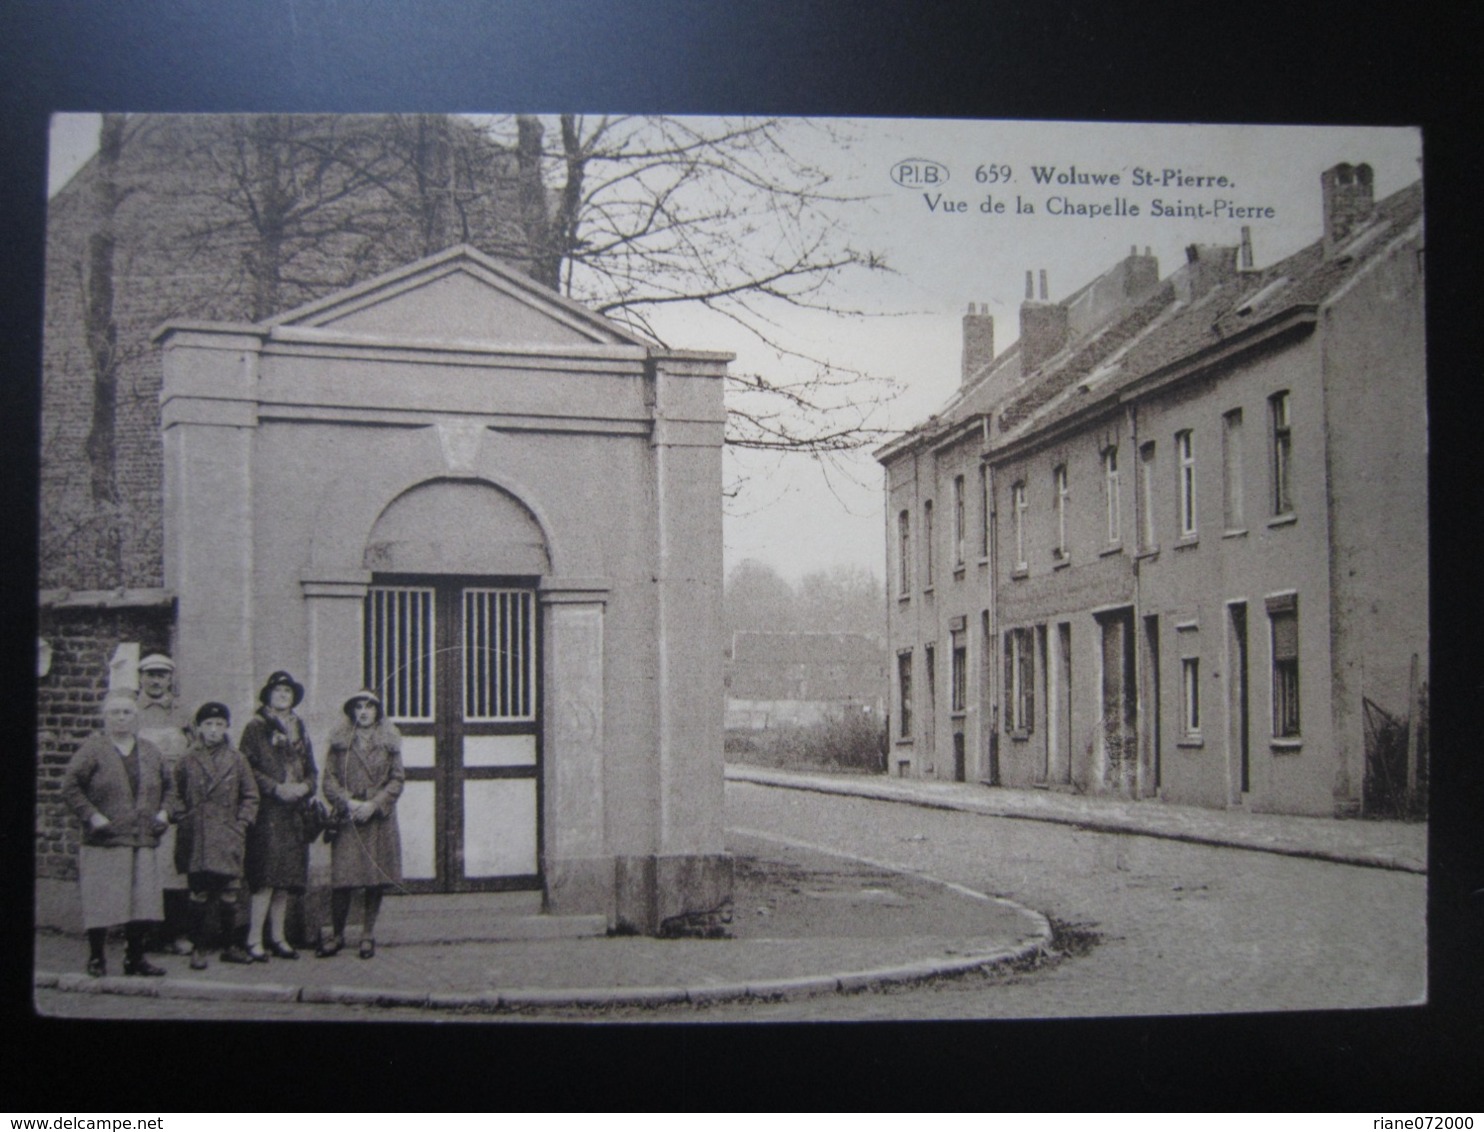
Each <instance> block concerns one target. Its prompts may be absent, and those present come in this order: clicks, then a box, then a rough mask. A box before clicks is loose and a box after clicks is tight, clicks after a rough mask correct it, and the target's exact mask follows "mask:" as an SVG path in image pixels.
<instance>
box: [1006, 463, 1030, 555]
mask: <svg viewBox="0 0 1484 1132" xmlns="http://www.w3.org/2000/svg"><path fill="white" fill-rule="evenodd" d="M1025 510H1026V502H1025V483H1024V482H1021V483H1018V484H1016V485H1015V486H1014V487H1012V488H1011V489H1010V513H1011V515H1012V516H1013V517H1014V522H1015V569H1017V570H1025V569H1028V568H1029V564H1028V563H1027V562H1026V560H1025Z"/></svg>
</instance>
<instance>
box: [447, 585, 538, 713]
mask: <svg viewBox="0 0 1484 1132" xmlns="http://www.w3.org/2000/svg"><path fill="white" fill-rule="evenodd" d="M463 600H464V656H463V669H464V719H465V720H466V721H473V720H481V721H482V720H501V721H506V720H527V719H535V718H536V663H535V658H536V595H535V594H534V593H533V592H532V591H530V590H507V589H466V590H464V593H463Z"/></svg>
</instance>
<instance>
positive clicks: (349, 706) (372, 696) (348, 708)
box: [340, 688, 386, 723]
mask: <svg viewBox="0 0 1484 1132" xmlns="http://www.w3.org/2000/svg"><path fill="white" fill-rule="evenodd" d="M362 701H370V702H371V703H373V704H375V705H376V716H377V718H378V719H380V718H381V716H382V715H384V714H385V712H386V709H385V708H384V707H382V704H381V697H380V696H378V695H377V694H376V693H375V692H373V691H371V689H370V688H362V689H361V690H360V691H359V692H357V693H356V694H355V695H353V696H351V697H350V699H348V700H346V701H345V703H343V704H341V705H340V710H341V711H343V712H344V713H345V718H346V719H348V720H350V721H351V722H352V723H354V722H355V718H356V704H358V703H361V702H362Z"/></svg>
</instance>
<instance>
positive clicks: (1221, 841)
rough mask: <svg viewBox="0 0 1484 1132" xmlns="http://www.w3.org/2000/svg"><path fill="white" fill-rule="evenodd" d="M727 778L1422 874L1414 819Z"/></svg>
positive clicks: (860, 781) (1423, 843) (754, 770)
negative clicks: (1351, 817)
mask: <svg viewBox="0 0 1484 1132" xmlns="http://www.w3.org/2000/svg"><path fill="white" fill-rule="evenodd" d="M726 776H727V781H729V782H752V783H757V784H760V785H764V786H774V787H783V788H786V789H790V790H812V791H817V792H820V793H824V794H846V795H854V796H856V797H860V798H875V799H880V800H882V801H888V802H905V803H907V804H909V805H914V806H927V807H931V808H933V809H942V810H962V811H965V812H967V813H974V814H984V815H987V816H990V817H999V818H1021V819H1025V820H1028V821H1048V822H1058V823H1060V824H1063V825H1075V826H1078V827H1079V828H1082V829H1089V830H1094V831H1096V832H1100V833H1133V834H1139V835H1141V836H1145V837H1163V838H1168V839H1170V840H1173V841H1189V842H1194V843H1196V844H1200V845H1216V846H1221V847H1223V848H1228V849H1251V850H1255V851H1258V852H1263V853H1279V854H1282V855H1284V856H1289V857H1311V858H1315V859H1318V860H1324V861H1335V862H1337V863H1339V864H1345V865H1361V866H1365V867H1369V868H1378V869H1396V870H1399V871H1401V872H1409V873H1424V874H1425V873H1426V872H1427V826H1426V825H1425V824H1423V823H1418V822H1399V821H1361V820H1358V819H1355V820H1341V819H1337V818H1306V817H1290V816H1287V815H1281V814H1253V813H1246V812H1243V811H1231V810H1208V809H1204V808H1201V807H1199V806H1175V805H1171V804H1169V803H1167V802H1160V801H1157V800H1153V799H1151V800H1148V801H1144V802H1130V801H1127V800H1125V799H1119V798H1101V797H1090V796H1087V795H1081V794H1069V793H1062V792H1060V791H1053V790H1036V789H1029V790H1024V789H1006V788H1004V787H998V786H983V785H980V784H978V783H970V782H936V781H926V780H923V779H915V778H887V777H886V776H884V775H858V774H822V773H807V772H801V771H792V770H774V769H771V768H764V767H754V766H744V765H740V764H736V763H729V764H727V768H726Z"/></svg>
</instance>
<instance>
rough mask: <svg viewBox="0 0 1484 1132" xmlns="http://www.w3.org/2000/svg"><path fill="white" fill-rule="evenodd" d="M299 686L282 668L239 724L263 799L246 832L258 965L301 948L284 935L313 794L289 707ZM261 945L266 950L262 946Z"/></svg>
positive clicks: (304, 856)
mask: <svg viewBox="0 0 1484 1132" xmlns="http://www.w3.org/2000/svg"><path fill="white" fill-rule="evenodd" d="M303 699H304V686H303V685H302V684H300V683H299V682H298V681H296V680H295V679H294V678H293V677H292V676H290V675H289V674H288V673H287V672H284V671H282V670H280V671H278V672H275V673H273V675H272V676H270V677H268V680H267V682H266V683H265V684H264V685H263V687H262V690H261V691H259V692H258V703H259V704H260V705H261V706H260V707H259V708H258V711H257V713H256V714H255V715H254V716H253V717H252V719H250V720H249V721H248V723H247V726H246V727H244V728H243V729H242V738H241V739H240V740H239V741H238V744H237V745H238V748H239V749H240V750H241V751H242V754H243V755H244V756H245V757H246V759H247V762H248V765H249V766H251V767H252V770H253V775H254V776H255V777H256V779H257V783H258V794H259V795H260V797H261V798H262V804H261V805H260V806H259V808H258V818H257V821H255V822H254V823H253V825H252V828H251V829H249V830H248V831H247V888H248V896H247V905H248V915H247V921H248V925H249V930H248V936H247V950H248V954H250V955H251V956H252V957H253V958H254V959H255V960H257V961H258V962H260V963H266V962H267V961H268V953H269V952H272V953H273V954H274V955H276V956H278V958H280V959H297V958H299V953H298V952H297V951H295V950H294V949H293V947H292V946H290V945H289V942H288V940H287V938H286V937H285V934H284V913H285V911H286V909H287V907H288V896H289V893H291V892H293V893H302V892H303V891H304V885H305V882H306V881H307V880H308V876H309V840H310V839H309V838H308V837H307V836H306V832H307V829H308V828H313V829H314V831H315V832H316V833H317V832H318V826H310V827H306V817H307V816H309V815H307V814H306V808H307V807H309V806H313V805H316V804H317V800H316V799H315V797H314V789H315V784H316V782H317V781H318V778H319V771H318V769H317V768H316V767H315V765H314V749H313V747H312V746H311V744H310V742H309V732H308V731H307V730H306V729H305V727H304V722H303V720H301V719H300V718H299V717H298V715H296V714H295V713H294V708H296V707H298V706H299V703H300V702H301V701H302V700H303ZM265 946H266V948H267V950H266V951H265V950H264V947H265Z"/></svg>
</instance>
